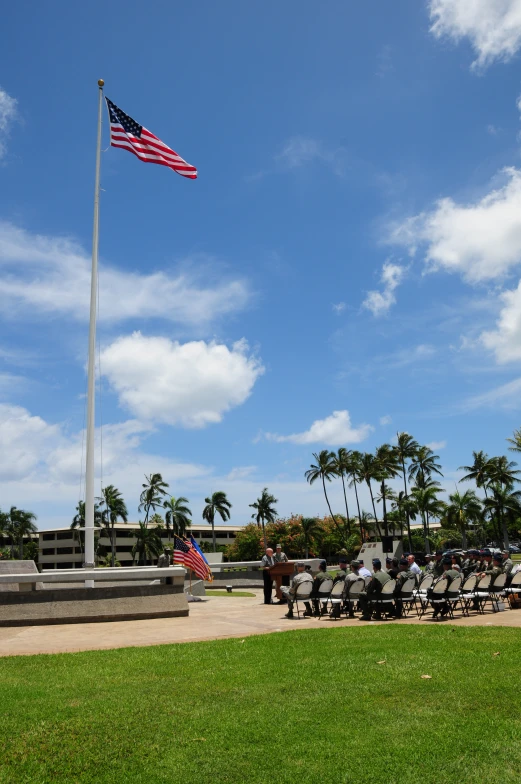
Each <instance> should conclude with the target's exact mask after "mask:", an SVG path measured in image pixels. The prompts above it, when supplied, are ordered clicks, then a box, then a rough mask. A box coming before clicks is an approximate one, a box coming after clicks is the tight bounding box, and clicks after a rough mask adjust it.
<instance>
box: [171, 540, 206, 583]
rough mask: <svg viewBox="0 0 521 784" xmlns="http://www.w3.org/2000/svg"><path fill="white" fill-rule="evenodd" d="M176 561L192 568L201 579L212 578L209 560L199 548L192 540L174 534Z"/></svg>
mask: <svg viewBox="0 0 521 784" xmlns="http://www.w3.org/2000/svg"><path fill="white" fill-rule="evenodd" d="M174 563H178V564H182V565H183V566H185V567H186V568H187V569H191V570H192V571H193V572H195V574H196V575H197V576H198V577H199V579H200V580H211V579H212V572H211V570H210V567H209V566H208V562H207V561H206V558H204V557H203V556H202V554H201V553H200V551H199V548H197V549H195V548H194V547H192V543H191V542H185V541H184V540H183V539H181V538H180V537H179V536H174Z"/></svg>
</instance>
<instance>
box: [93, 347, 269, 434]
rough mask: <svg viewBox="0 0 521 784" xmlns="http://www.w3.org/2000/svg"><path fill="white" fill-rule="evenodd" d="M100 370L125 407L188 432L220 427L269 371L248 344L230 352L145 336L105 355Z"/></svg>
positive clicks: (103, 354) (104, 353)
mask: <svg viewBox="0 0 521 784" xmlns="http://www.w3.org/2000/svg"><path fill="white" fill-rule="evenodd" d="M101 370H102V373H103V375H105V376H106V377H107V378H108V380H109V382H110V385H111V386H112V388H113V389H114V390H115V391H116V393H117V394H118V397H119V402H120V404H121V405H122V406H123V407H125V408H128V409H129V410H130V411H131V412H132V413H133V414H134V415H135V416H137V417H138V418H139V419H144V420H150V421H157V422H165V423H167V424H170V425H183V426H184V427H204V426H205V425H208V424H211V423H215V422H220V421H221V420H222V418H223V414H225V413H226V411H229V410H230V409H231V408H234V407H235V406H239V405H241V404H242V403H244V401H245V400H247V398H248V397H249V396H250V394H251V392H252V389H253V386H254V384H255V382H256V380H257V379H258V378H259V376H260V375H262V373H264V368H263V366H262V363H261V361H260V360H259V359H258V358H257V357H255V356H253V355H251V354H249V353H248V345H247V343H246V341H239V342H237V343H234V344H233V346H232V347H231V348H228V346H226V345H223V344H218V343H215V342H211V343H206V342H205V341H203V340H199V341H191V342H188V343H178V342H177V341H172V340H169V339H168V338H164V337H145V336H143V335H142V334H141V333H140V332H134V333H133V334H132V335H128V336H125V337H121V338H119V339H117V340H116V341H114V343H112V344H111V345H109V346H107V347H106V348H105V349H104V350H103V351H102V353H101Z"/></svg>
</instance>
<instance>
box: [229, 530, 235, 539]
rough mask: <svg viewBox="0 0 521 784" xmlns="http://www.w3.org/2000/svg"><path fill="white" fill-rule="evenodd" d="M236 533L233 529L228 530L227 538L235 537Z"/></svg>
mask: <svg viewBox="0 0 521 784" xmlns="http://www.w3.org/2000/svg"><path fill="white" fill-rule="evenodd" d="M236 536H237V534H236V533H235V532H234V531H228V539H235V537H236Z"/></svg>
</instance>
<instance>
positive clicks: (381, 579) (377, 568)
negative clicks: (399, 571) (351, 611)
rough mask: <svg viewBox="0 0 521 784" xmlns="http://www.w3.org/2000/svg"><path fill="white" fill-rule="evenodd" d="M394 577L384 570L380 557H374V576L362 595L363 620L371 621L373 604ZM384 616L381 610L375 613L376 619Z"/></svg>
mask: <svg viewBox="0 0 521 784" xmlns="http://www.w3.org/2000/svg"><path fill="white" fill-rule="evenodd" d="M391 579H392V577H391V576H390V575H389V574H388V573H387V572H383V571H382V563H381V561H380V559H379V558H373V576H372V578H371V582H370V583H369V584H368V585H367V586H366V589H365V591H364V593H362V594H361V595H360V609H361V610H362V617H361V618H360V620H361V621H370V620H371V615H372V612H371V610H372V604H373V602H374V601H375V600H376V598H377V597H378V596H379V595H380V594H381V592H382V588H383V587H384V585H385V584H386V583H388V582H389V581H390V580H391ZM381 618H382V616H381V613H380V611H379V610H377V611H376V613H375V619H376V620H377V621H379V620H381Z"/></svg>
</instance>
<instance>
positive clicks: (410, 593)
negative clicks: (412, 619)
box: [395, 575, 416, 615]
mask: <svg viewBox="0 0 521 784" xmlns="http://www.w3.org/2000/svg"><path fill="white" fill-rule="evenodd" d="M415 590H416V576H415V575H413V577H409V578H408V579H407V580H406V581H405V582H404V584H403V585H402V588H401V590H400V593H399V594H398V596H395V601H396V602H397V603H398V602H400V604H401V607H402V615H407V613H408V612H409V611H410V609H411V604H412V603H413V602H414V600H415V596H414V592H415Z"/></svg>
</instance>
